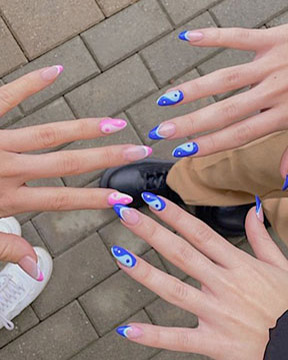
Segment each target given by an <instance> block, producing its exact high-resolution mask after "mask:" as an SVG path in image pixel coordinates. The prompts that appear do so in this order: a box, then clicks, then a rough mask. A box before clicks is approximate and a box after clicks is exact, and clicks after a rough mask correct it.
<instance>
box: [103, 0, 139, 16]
mask: <svg viewBox="0 0 288 360" xmlns="http://www.w3.org/2000/svg"><path fill="white" fill-rule="evenodd" d="M136 1H138V0H97V3H98V5H99V6H100V8H101V10H102V11H103V13H104V14H105V15H106V16H107V17H109V16H111V15H113V14H115V13H116V12H118V11H120V10H122V9H124V8H125V7H127V6H128V5H131V4H133V3H135V2H136Z"/></svg>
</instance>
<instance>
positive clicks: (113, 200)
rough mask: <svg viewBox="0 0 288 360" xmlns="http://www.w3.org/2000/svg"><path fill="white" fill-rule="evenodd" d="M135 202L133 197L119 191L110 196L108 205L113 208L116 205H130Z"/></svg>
mask: <svg viewBox="0 0 288 360" xmlns="http://www.w3.org/2000/svg"><path fill="white" fill-rule="evenodd" d="M132 202H133V197H132V196H130V195H127V194H123V193H120V192H118V191H115V192H113V193H112V194H110V195H109V196H108V204H109V205H111V206H113V205H115V204H122V205H128V204H131V203H132Z"/></svg>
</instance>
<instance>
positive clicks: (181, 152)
mask: <svg viewBox="0 0 288 360" xmlns="http://www.w3.org/2000/svg"><path fill="white" fill-rule="evenodd" d="M198 150H199V147H198V145H197V144H196V143H195V142H189V143H186V144H183V145H180V146H178V147H176V148H175V149H174V150H173V152H172V155H173V156H174V157H176V158H182V157H187V156H191V155H194V154H196V153H197V152H198Z"/></svg>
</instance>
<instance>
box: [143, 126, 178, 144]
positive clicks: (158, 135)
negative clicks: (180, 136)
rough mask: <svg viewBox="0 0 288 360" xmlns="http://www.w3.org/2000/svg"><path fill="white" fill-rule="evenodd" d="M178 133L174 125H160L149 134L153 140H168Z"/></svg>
mask: <svg viewBox="0 0 288 360" xmlns="http://www.w3.org/2000/svg"><path fill="white" fill-rule="evenodd" d="M175 133H176V126H175V125H174V124H173V123H166V124H160V125H159V126H156V127H155V128H154V129H152V130H151V131H150V132H149V138H150V139H152V140H161V139H166V138H168V137H170V136H173V135H174V134H175Z"/></svg>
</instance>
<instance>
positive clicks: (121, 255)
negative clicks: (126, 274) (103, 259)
mask: <svg viewBox="0 0 288 360" xmlns="http://www.w3.org/2000/svg"><path fill="white" fill-rule="evenodd" d="M111 253H112V255H113V256H114V257H115V259H117V260H118V261H119V262H120V263H121V264H122V265H124V266H126V267H128V268H132V267H134V266H135V265H136V258H135V256H133V255H132V254H131V253H130V252H129V251H127V250H126V249H123V248H122V247H120V246H112V248H111Z"/></svg>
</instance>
